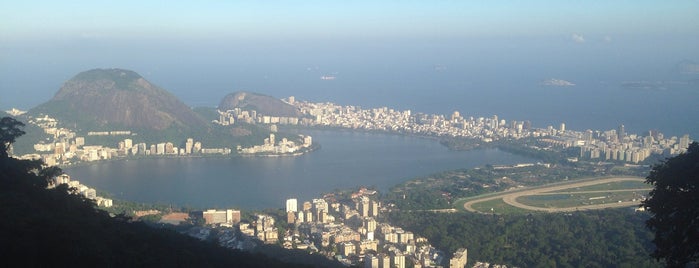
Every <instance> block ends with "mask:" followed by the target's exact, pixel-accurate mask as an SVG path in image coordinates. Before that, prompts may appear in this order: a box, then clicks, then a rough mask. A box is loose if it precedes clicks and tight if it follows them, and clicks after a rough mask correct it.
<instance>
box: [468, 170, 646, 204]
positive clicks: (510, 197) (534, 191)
mask: <svg viewBox="0 0 699 268" xmlns="http://www.w3.org/2000/svg"><path fill="white" fill-rule="evenodd" d="M622 181H638V182H644V181H645V179H643V178H636V177H618V178H604V179H597V180H588V181H581V182H571V183H567V184H556V185H549V186H542V187H537V188H531V189H524V190H516V191H509V192H503V193H501V194H496V195H492V196H488V197H484V198H479V199H474V200H471V201H468V202H466V203H464V209H466V210H467V211H470V212H478V211H477V210H475V209H474V208H473V204H476V203H480V202H484V201H489V200H494V199H502V200H503V202H505V203H506V204H508V205H510V206H513V207H517V208H521V209H527V210H534V211H544V212H570V211H578V210H591V209H603V208H616V207H630V206H635V205H639V204H640V203H641V202H640V201H624V202H613V203H604V204H595V205H586V206H575V207H563V208H556V207H535V206H529V205H525V204H522V203H519V202H517V198H519V197H521V196H528V195H542V194H554V193H551V192H556V191H561V190H565V189H571V188H578V187H586V186H591V185H597V184H605V183H613V182H622ZM647 190H651V188H647V189H645V188H644V189H628V190H606V191H575V192H558V193H555V194H566V193H599V192H620V191H647Z"/></svg>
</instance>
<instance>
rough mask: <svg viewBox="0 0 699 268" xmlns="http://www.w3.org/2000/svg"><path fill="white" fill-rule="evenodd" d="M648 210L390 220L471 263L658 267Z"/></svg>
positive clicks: (406, 215) (397, 216) (407, 215)
mask: <svg viewBox="0 0 699 268" xmlns="http://www.w3.org/2000/svg"><path fill="white" fill-rule="evenodd" d="M648 217H649V216H648V214H646V213H642V212H634V210H633V209H629V208H624V209H608V210H599V211H585V212H575V213H569V214H528V215H485V214H473V213H430V212H412V213H411V212H394V213H391V214H390V217H389V218H390V220H391V222H393V223H396V224H398V223H400V225H401V226H403V227H404V228H405V229H407V230H410V231H413V232H415V233H417V234H420V235H422V236H425V237H426V238H427V239H428V240H429V241H430V242H431V243H432V244H433V245H434V246H435V247H437V248H439V249H443V250H445V251H446V252H455V251H456V250H457V249H458V248H460V247H465V248H467V249H468V259H469V263H474V262H475V261H487V262H491V263H500V264H507V265H508V266H517V267H661V266H662V265H661V263H659V262H656V261H655V259H653V258H652V257H650V256H649V254H650V253H651V252H652V251H653V249H654V246H653V244H652V242H651V240H652V239H653V234H652V233H651V232H650V231H649V230H648V229H646V227H645V224H644V221H645V220H647V219H648Z"/></svg>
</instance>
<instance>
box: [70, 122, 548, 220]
mask: <svg viewBox="0 0 699 268" xmlns="http://www.w3.org/2000/svg"><path fill="white" fill-rule="evenodd" d="M303 132H305V133H307V134H310V135H311V136H313V142H314V143H319V144H320V145H321V148H320V149H319V150H317V151H314V152H311V153H309V154H305V155H302V156H295V157H291V156H289V157H267V158H266V157H233V158H150V159H128V160H126V159H125V160H116V161H109V162H102V163H96V164H91V165H85V166H77V167H71V168H66V169H65V171H66V173H68V174H69V175H70V176H71V177H72V179H73V180H79V181H80V182H81V183H82V184H85V185H88V186H89V187H93V188H96V189H97V190H98V191H103V192H108V193H109V194H111V197H112V198H115V199H122V200H129V201H135V202H144V203H159V204H172V205H173V206H188V207H192V208H199V209H206V208H243V209H261V208H281V207H283V206H284V200H286V199H287V198H298V199H299V202H303V201H306V200H310V199H312V198H317V197H320V196H321V195H322V194H323V193H327V192H331V191H333V190H336V189H348V188H356V187H359V186H369V187H376V188H377V189H378V190H379V191H387V190H388V189H390V188H391V187H392V186H394V185H396V184H399V183H402V182H404V181H407V180H409V179H411V178H415V177H420V176H426V175H429V174H433V173H436V172H440V171H445V170H452V169H459V168H472V167H477V166H482V165H486V164H514V163H531V162H534V161H535V160H533V159H531V158H527V157H523V156H517V155H513V154H510V153H507V152H503V151H500V150H497V149H485V150H474V151H451V150H449V149H447V148H446V147H444V146H442V145H441V144H439V143H438V142H437V141H436V140H433V139H427V138H420V137H414V136H403V135H392V134H379V133H364V132H350V131H337V130H310V131H303Z"/></svg>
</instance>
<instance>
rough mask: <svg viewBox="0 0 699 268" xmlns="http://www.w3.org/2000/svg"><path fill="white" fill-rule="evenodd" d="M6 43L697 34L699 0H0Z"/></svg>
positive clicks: (1, 28)
mask: <svg viewBox="0 0 699 268" xmlns="http://www.w3.org/2000/svg"><path fill="white" fill-rule="evenodd" d="M3 2H4V3H3V4H2V6H3V8H2V10H0V17H1V18H2V24H1V25H0V34H1V35H0V36H1V37H2V38H3V39H5V40H12V41H29V40H46V41H48V40H55V39H73V38H88V39H89V38H117V39H123V40H136V39H140V38H168V39H169V38H172V39H189V38H192V37H201V38H227V39H229V38H240V37H243V38H250V39H259V40H264V39H274V40H279V39H280V38H290V39H293V38H304V39H306V38H308V39H316V40H317V39H325V38H379V37H396V38H397V37H430V36H493V35H494V36H503V35H504V36H537V35H571V34H578V35H592V36H607V35H636V34H638V35H649V34H661V35H667V34H673V35H674V34H677V35H683V34H695V33H696V32H697V30H699V23H697V18H696V14H697V11H699V10H698V9H699V1H672V3H671V4H670V3H667V2H665V1H132V0H126V1H31V0H30V1H3Z"/></svg>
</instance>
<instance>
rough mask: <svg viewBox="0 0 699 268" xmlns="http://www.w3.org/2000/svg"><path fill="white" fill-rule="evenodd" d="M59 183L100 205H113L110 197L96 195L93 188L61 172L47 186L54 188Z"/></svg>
mask: <svg viewBox="0 0 699 268" xmlns="http://www.w3.org/2000/svg"><path fill="white" fill-rule="evenodd" d="M61 184H65V185H68V189H69V191H70V192H71V193H74V194H79V195H82V196H83V197H85V198H87V199H91V200H93V201H95V204H97V205H98V206H100V207H107V208H108V207H111V206H112V205H113V202H112V199H109V198H104V197H101V196H97V191H96V190H95V189H93V188H90V187H87V186H85V185H82V184H80V181H77V180H71V179H70V176H69V175H68V174H62V175H59V176H57V177H55V178H53V180H52V181H51V183H49V185H48V187H49V188H55V187H57V186H58V185H61Z"/></svg>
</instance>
